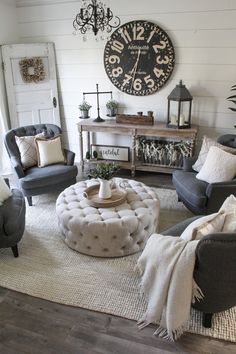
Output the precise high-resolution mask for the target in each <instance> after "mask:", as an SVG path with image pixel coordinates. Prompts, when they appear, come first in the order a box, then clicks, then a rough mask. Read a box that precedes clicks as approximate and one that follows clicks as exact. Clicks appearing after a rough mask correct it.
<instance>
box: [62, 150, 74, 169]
mask: <svg viewBox="0 0 236 354" xmlns="http://www.w3.org/2000/svg"><path fill="white" fill-rule="evenodd" d="M64 153H65V158H66V164H67V165H70V166H73V165H74V161H75V153H74V152H72V151H70V150H67V149H64Z"/></svg>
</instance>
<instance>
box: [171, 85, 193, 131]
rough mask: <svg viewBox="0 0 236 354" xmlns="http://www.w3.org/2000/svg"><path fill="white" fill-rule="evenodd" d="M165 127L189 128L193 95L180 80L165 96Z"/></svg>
mask: <svg viewBox="0 0 236 354" xmlns="http://www.w3.org/2000/svg"><path fill="white" fill-rule="evenodd" d="M167 99H168V109H167V127H168V128H178V129H187V128H191V109H192V100H193V97H192V95H191V94H190V93H189V91H188V90H187V89H186V87H185V85H183V83H182V80H180V82H179V85H176V87H175V88H174V90H173V91H172V92H171V93H170V94H169V96H168V97H167Z"/></svg>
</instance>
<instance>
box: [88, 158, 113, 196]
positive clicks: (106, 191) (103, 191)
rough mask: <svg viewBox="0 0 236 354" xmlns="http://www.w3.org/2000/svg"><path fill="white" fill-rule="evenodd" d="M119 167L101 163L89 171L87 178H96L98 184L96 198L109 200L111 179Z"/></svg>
mask: <svg viewBox="0 0 236 354" xmlns="http://www.w3.org/2000/svg"><path fill="white" fill-rule="evenodd" d="M118 170H119V167H118V166H117V165H116V164H115V163H106V162H101V163H99V164H97V165H96V168H95V169H93V170H91V171H90V174H89V175H88V177H89V178H97V179H98V180H99V183H100V187H99V193H98V196H99V198H101V199H108V198H111V194H112V193H111V179H112V177H113V176H114V175H115V174H116V173H117V171H118Z"/></svg>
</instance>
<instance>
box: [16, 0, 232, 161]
mask: <svg viewBox="0 0 236 354" xmlns="http://www.w3.org/2000/svg"><path fill="white" fill-rule="evenodd" d="M16 3H17V8H18V22H19V35H20V41H21V42H22V43H23V42H25V43H27V42H42V41H43V42H47V41H50V42H51V41H52V42H54V43H55V48H56V58H57V69H58V85H59V86H58V87H59V96H60V105H61V117H62V127H63V131H64V140H65V143H66V145H68V146H69V147H70V148H71V149H73V150H74V151H76V152H77V153H78V135H77V131H76V122H77V121H78V116H79V111H78V104H79V103H80V102H81V101H82V97H83V96H82V93H83V92H84V91H94V90H95V89H96V83H98V84H99V88H100V89H101V90H102V91H107V90H108V91H109V90H112V91H113V93H114V98H115V99H117V100H118V101H119V104H120V112H125V113H135V112H137V111H140V110H141V111H143V112H146V111H148V110H153V111H154V114H155V119H156V120H159V121H166V110H167V96H168V94H169V93H170V92H171V90H172V89H173V88H174V87H175V85H176V84H177V83H178V82H179V80H180V79H182V80H183V81H184V83H185V84H186V86H187V88H188V89H189V91H190V92H191V93H192V95H193V97H194V101H193V115H192V116H193V122H194V123H196V124H198V125H199V137H200V138H201V136H202V135H203V134H207V135H209V136H212V137H214V136H217V135H219V134H221V133H233V132H235V130H234V128H233V125H234V124H235V123H236V115H235V114H234V113H233V112H231V111H230V110H229V109H228V106H229V105H228V102H227V101H226V97H227V96H229V94H230V87H231V85H233V84H236V0H224V1H222V0H198V1H196V0H178V1H173V0H165V1H163V0H148V1H139V0H129V1H127V0H119V1H115V0H113V1H112V0H111V1H110V4H111V8H112V10H113V12H114V13H115V14H117V15H118V16H119V17H120V18H121V22H122V24H123V23H126V22H128V21H132V20H136V19H142V20H149V21H153V22H155V23H156V24H158V25H159V26H160V27H162V28H163V29H164V30H165V31H166V32H167V33H168V35H169V36H170V38H171V39H172V42H173V44H174V47H175V52H176V65H175V69H174V72H173V74H172V76H171V79H170V80H169V81H168V83H167V84H166V85H165V86H164V88H162V89H161V90H160V91H159V92H157V93H155V94H153V95H150V96H147V97H134V96H130V95H127V94H124V93H122V92H120V91H118V90H117V89H116V88H115V87H114V86H113V85H112V84H111V82H110V80H109V79H108V78H107V76H106V73H105V70H104V66H103V51H104V46H105V41H99V42H96V41H95V40H94V36H93V35H91V36H88V38H87V41H86V42H83V40H82V37H81V36H80V35H77V36H73V35H72V32H73V28H72V21H73V19H74V17H75V15H76V13H77V12H78V9H79V7H80V6H79V5H80V2H79V1H78V0H74V1H73V0H72V1H70V0H68V1H63V0H17V1H16ZM88 99H89V102H90V103H91V104H92V105H93V108H92V111H91V113H92V116H94V117H96V98H95V96H94V97H92V96H88ZM107 99H108V97H107V96H106V97H105V96H101V112H102V115H103V116H105V114H106V110H105V102H106V100H107ZM100 140H102V141H103V143H105V142H106V143H108V144H112V143H114V144H115V143H117V141H118V138H117V137H116V136H112V137H107V136H105V137H104V136H100ZM119 141H120V140H119ZM121 143H124V144H125V145H127V144H126V139H125V138H124V139H121ZM77 156H78V154H77Z"/></svg>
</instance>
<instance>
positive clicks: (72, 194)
mask: <svg viewBox="0 0 236 354" xmlns="http://www.w3.org/2000/svg"><path fill="white" fill-rule="evenodd" d="M115 180H116V182H117V183H119V182H121V181H126V182H127V188H126V190H127V200H126V201H125V202H124V203H123V204H121V205H119V206H116V207H114V208H94V207H91V206H89V204H88V202H87V200H86V198H84V197H83V192H84V190H85V188H87V187H89V186H91V185H93V184H95V183H97V181H96V180H90V181H82V182H78V183H76V184H74V185H72V186H70V187H69V188H66V189H65V190H64V191H63V192H62V193H61V194H60V195H59V197H58V199H57V202H56V212H57V216H58V220H59V226H60V229H61V232H62V234H63V235H64V236H65V242H66V244H67V245H68V246H69V247H71V248H73V249H74V250H76V251H78V252H81V253H84V254H87V255H90V256H98V257H120V256H126V255H129V254H132V253H136V252H138V251H140V250H142V249H143V248H144V246H145V244H146V241H147V240H148V238H149V236H150V235H151V234H152V233H154V232H156V231H157V226H158V219H159V210H160V202H159V199H158V197H157V195H156V193H155V192H154V191H153V190H152V189H151V188H150V187H147V186H146V185H145V184H143V183H141V182H137V181H133V180H129V179H125V180H122V179H121V178H116V179H115Z"/></svg>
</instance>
